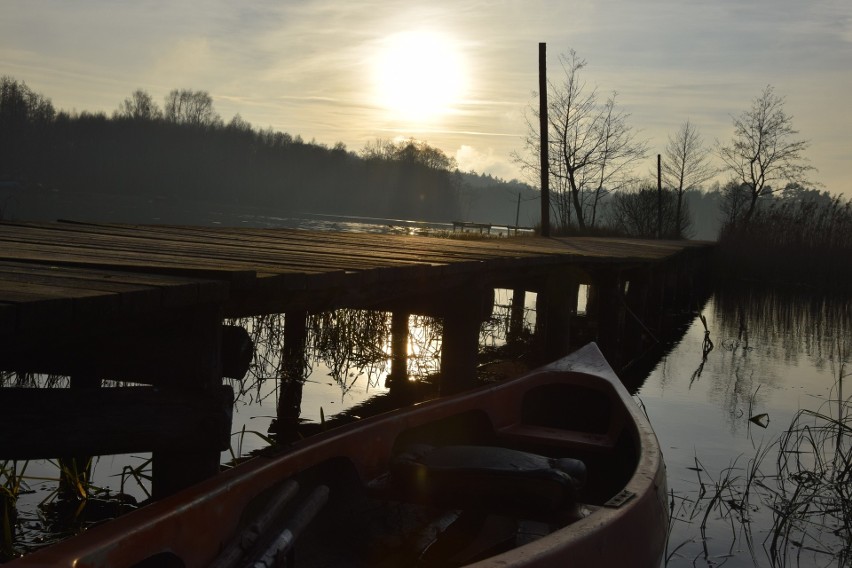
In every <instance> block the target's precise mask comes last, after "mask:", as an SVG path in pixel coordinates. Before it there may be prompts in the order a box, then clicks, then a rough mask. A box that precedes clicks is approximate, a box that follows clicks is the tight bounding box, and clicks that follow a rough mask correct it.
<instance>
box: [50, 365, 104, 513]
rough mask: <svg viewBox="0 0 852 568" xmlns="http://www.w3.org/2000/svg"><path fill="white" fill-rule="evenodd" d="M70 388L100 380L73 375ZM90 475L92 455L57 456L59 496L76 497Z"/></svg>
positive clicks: (96, 385)
mask: <svg viewBox="0 0 852 568" xmlns="http://www.w3.org/2000/svg"><path fill="white" fill-rule="evenodd" d="M68 386H69V387H70V389H71V390H89V389H98V388H100V387H101V380H100V378H98V377H95V376H93V375H79V374H78V375H73V376H72V377H71V380H70V384H69V385H68ZM91 475H92V456H91V455H75V456H64V457H61V458H59V496H60V497H62V498H73V497H77V498H79V499H82V498H84V497H85V495H78V493H79V491H81V490H83V491H88V490H89V482H90V481H91Z"/></svg>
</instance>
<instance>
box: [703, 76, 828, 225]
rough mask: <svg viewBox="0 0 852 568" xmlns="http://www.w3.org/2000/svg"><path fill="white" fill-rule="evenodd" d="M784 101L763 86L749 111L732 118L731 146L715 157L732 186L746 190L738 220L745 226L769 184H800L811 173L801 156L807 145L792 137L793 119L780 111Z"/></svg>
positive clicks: (793, 131)
mask: <svg viewBox="0 0 852 568" xmlns="http://www.w3.org/2000/svg"><path fill="white" fill-rule="evenodd" d="M784 102H785V101H784V98H783V97H781V96H778V95H776V94H775V90H774V88H773V87H772V86H771V85H767V86H766V88H765V89H764V90H763V92H762V93H761V94H760V95H759V96H757V97H756V98H755V99H754V101H753V102H752V107H751V109H750V110H747V111H745V112H743V113H742V114H741V115H739V116H737V117H735V118H734V138H733V140H731V144H730V145H728V146H720V147H719V156H720V157H721V158H722V161H723V162H724V163H725V165H726V166H727V167H728V170H729V171H730V172H731V174H732V175H733V178H734V181H735V183H736V184H738V185H739V186H741V187H744V188H745V189H747V190H748V191H749V200H748V203H747V204H746V207H745V210H744V211H743V212H742V216H741V218H738V220H741V221H742V223H743V224H745V225H747V224H748V223H749V221H750V220H751V217H752V215H753V214H754V209H755V206H756V205H757V200H758V199H759V198H760V197H761V196H763V195H765V194H766V193H768V190H769V188H770V187H771V186H772V185H773V184H778V185H780V184H786V183H788V182H797V183H800V184H803V185H804V184H807V183H808V182H807V175H808V174H809V173H810V172H811V171H814V168H813V167H812V166H810V165H808V163H807V160H806V159H805V156H804V152H805V150H806V149H807V148H808V146H809V142H808V141H806V140H800V139H797V138H796V135H797V134H798V133H799V132H798V130H795V129H794V128H793V117H792V116H790V115H788V114H787V113H786V111H785V110H784Z"/></svg>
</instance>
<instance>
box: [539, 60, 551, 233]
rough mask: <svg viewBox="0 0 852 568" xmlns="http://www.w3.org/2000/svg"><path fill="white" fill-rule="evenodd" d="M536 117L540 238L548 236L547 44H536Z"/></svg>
mask: <svg viewBox="0 0 852 568" xmlns="http://www.w3.org/2000/svg"><path fill="white" fill-rule="evenodd" d="M538 117H539V126H540V128H541V150H540V152H539V154H541V236H542V237H549V236H550V176H549V172H550V167H549V163H550V160H549V158H548V145H549V144H548V140H547V44H546V43H539V44H538Z"/></svg>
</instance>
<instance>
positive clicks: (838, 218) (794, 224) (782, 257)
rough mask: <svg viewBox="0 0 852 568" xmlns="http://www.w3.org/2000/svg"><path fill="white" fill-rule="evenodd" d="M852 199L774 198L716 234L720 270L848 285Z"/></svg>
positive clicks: (755, 276)
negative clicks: (744, 222) (748, 219)
mask: <svg viewBox="0 0 852 568" xmlns="http://www.w3.org/2000/svg"><path fill="white" fill-rule="evenodd" d="M850 258H852V201H849V200H845V199H844V198H842V197H839V196H838V197H833V198H826V197H824V196H823V198H820V199H784V198H780V199H775V200H773V201H772V202H770V203H769V204H768V205H766V206H763V207H761V208H759V209H757V210H756V212H755V214H754V216H753V217H752V219H751V221H750V222H749V223H748V224H743V223H737V222H734V223H729V224H728V225H727V226H725V227H724V228H723V230H722V232H721V234H720V238H719V245H718V247H717V268H718V270H719V271H720V273H721V274H722V275H737V276H739V277H747V278H752V279H760V280H774V281H786V282H791V281H792V282H800V283H810V282H815V281H818V282H820V284H827V285H829V286H833V287H840V288H849V287H850V286H852V263H850V262H849V259H850Z"/></svg>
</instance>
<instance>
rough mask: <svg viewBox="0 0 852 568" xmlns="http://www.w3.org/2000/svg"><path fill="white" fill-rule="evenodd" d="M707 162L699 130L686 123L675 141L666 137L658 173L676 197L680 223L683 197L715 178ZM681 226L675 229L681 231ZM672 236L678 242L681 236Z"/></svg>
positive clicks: (677, 216)
mask: <svg viewBox="0 0 852 568" xmlns="http://www.w3.org/2000/svg"><path fill="white" fill-rule="evenodd" d="M708 158H709V151H708V150H706V149H705V148H704V143H703V141H702V139H701V135H700V134H699V133H698V129H696V128H695V126H693V125H692V124H691V123H690V122H689V121H688V120H687V121H686V122H684V123H683V124H682V125H681V127H680V129H679V130H678V131H677V133H676V134H675V135H674V137H672V136H669V142H668V145H667V146H666V151H665V157H664V159H663V160H661V161H662V166H661V170H662V179H663V184H664V185H665V186H666V187H669V188H671V189H673V190H674V192H675V195H676V196H677V206H676V209H677V211H676V214H675V217H676V218H677V219H683V215H682V210H683V206H684V205H683V195H684V193H685V192H687V191H690V190H694V189H697V188H698V187H699V186H700V185H701V184H703V183H705V182H707V181H709V180H710V179H711V178H712V177H713V176H714V175H715V174H716V169H715V168H714V167H713V166H712V165H711V164H710V163H709V162H708V161H707V160H708ZM681 224H682V223H679V224H678V225H677V226H678V227H680V226H681ZM672 236H673V237H675V238H680V237H681V236H682V235H681V234H675V235H672Z"/></svg>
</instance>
